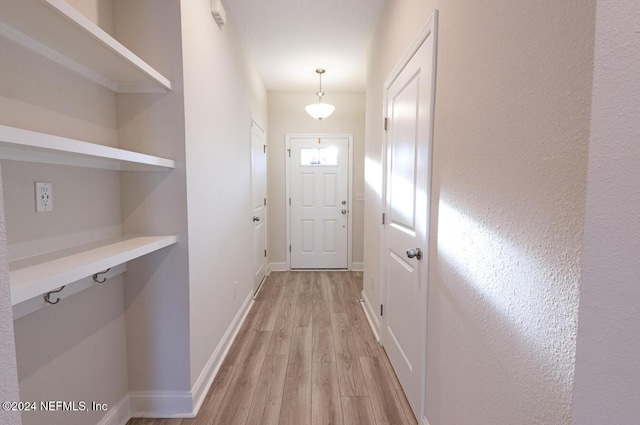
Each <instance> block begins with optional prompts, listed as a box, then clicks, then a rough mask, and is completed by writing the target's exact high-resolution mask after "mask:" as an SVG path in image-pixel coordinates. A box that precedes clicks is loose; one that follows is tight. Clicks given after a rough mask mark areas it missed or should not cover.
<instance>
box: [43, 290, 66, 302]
mask: <svg viewBox="0 0 640 425" xmlns="http://www.w3.org/2000/svg"><path fill="white" fill-rule="evenodd" d="M63 289H64V286H63V287H61V288H60V289H58V290H57V291H51V292H47V293H46V294H45V296H44V300H45V301H46V302H48V303H49V304H58V303H59V302H60V298H58V299H56V300H55V301H51V299H50V298H51V294H57V293H58V292H60V291H62V290H63Z"/></svg>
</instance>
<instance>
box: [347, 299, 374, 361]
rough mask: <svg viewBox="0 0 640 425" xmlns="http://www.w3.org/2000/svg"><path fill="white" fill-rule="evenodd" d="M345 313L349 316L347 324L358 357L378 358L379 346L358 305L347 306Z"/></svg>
mask: <svg viewBox="0 0 640 425" xmlns="http://www.w3.org/2000/svg"><path fill="white" fill-rule="evenodd" d="M346 312H347V315H348V316H349V324H350V326H351V331H352V332H353V337H354V339H355V342H356V348H357V349H358V355H359V356H360V357H378V356H379V355H380V344H378V341H377V340H376V337H375V335H374V334H373V331H372V330H371V326H370V325H369V321H368V320H367V317H366V316H365V314H364V311H363V310H362V306H361V305H360V303H356V304H347V306H346Z"/></svg>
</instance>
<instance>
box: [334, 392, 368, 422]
mask: <svg viewBox="0 0 640 425" xmlns="http://www.w3.org/2000/svg"><path fill="white" fill-rule="evenodd" d="M341 402H342V415H343V418H344V423H345V425H374V424H375V423H376V421H375V419H374V418H373V410H372V409H371V399H370V398H369V397H342V399H341Z"/></svg>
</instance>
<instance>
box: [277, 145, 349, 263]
mask: <svg viewBox="0 0 640 425" xmlns="http://www.w3.org/2000/svg"><path fill="white" fill-rule="evenodd" d="M289 147H290V153H291V158H290V159H289V161H290V163H289V172H290V176H289V187H290V199H291V232H290V240H291V268H292V269H346V268H348V232H349V228H348V227H349V226H348V225H349V220H348V215H349V205H348V201H349V197H348V193H349V168H348V167H349V138H346V137H340V138H331V137H309V138H291V139H289Z"/></svg>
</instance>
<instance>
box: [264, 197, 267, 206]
mask: <svg viewBox="0 0 640 425" xmlns="http://www.w3.org/2000/svg"><path fill="white" fill-rule="evenodd" d="M264 206H265V207H266V206H267V198H264Z"/></svg>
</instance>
